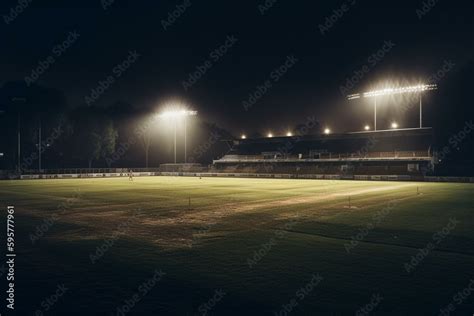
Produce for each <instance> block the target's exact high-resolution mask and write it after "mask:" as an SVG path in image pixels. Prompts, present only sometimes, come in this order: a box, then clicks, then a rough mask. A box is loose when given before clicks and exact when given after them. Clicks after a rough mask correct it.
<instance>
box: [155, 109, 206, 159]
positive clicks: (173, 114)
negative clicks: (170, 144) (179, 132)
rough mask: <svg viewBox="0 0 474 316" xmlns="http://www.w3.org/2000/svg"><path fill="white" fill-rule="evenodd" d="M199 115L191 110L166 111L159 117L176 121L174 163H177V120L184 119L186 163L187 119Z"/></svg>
mask: <svg viewBox="0 0 474 316" xmlns="http://www.w3.org/2000/svg"><path fill="white" fill-rule="evenodd" d="M195 115H197V111H189V110H172V111H166V112H163V113H161V114H160V115H159V117H161V118H171V119H173V121H174V163H176V129H177V120H178V119H179V118H183V119H184V162H185V163H186V160H187V135H186V134H187V131H186V129H187V127H186V117H188V116H195Z"/></svg>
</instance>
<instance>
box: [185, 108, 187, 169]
mask: <svg viewBox="0 0 474 316" xmlns="http://www.w3.org/2000/svg"><path fill="white" fill-rule="evenodd" d="M186 134H187V133H186V116H185V117H184V163H186V162H187V154H186Z"/></svg>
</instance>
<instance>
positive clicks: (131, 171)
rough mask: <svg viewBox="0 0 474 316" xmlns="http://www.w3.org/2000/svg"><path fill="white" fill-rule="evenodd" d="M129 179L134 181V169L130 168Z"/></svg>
mask: <svg viewBox="0 0 474 316" xmlns="http://www.w3.org/2000/svg"><path fill="white" fill-rule="evenodd" d="M128 180H129V181H133V170H132V169H128Z"/></svg>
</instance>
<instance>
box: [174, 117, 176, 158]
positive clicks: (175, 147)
mask: <svg viewBox="0 0 474 316" xmlns="http://www.w3.org/2000/svg"><path fill="white" fill-rule="evenodd" d="M174 163H176V118H174Z"/></svg>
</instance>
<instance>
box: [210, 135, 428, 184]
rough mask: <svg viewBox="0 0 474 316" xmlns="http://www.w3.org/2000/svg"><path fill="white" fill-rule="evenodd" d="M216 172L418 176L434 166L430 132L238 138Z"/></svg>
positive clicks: (214, 162) (215, 164)
mask: <svg viewBox="0 0 474 316" xmlns="http://www.w3.org/2000/svg"><path fill="white" fill-rule="evenodd" d="M231 148H232V149H231V151H230V152H229V153H228V154H226V155H224V156H223V157H221V158H220V159H217V160H214V161H213V169H214V170H215V171H216V172H225V173H282V174H348V175H357V174H361V175H421V174H427V173H431V172H432V171H433V168H434V165H435V160H436V159H435V155H434V151H433V131H432V129H431V128H409V129H396V130H380V131H370V132H355V133H344V134H329V135H324V134H321V135H304V136H292V137H273V138H257V139H239V140H232V141H231Z"/></svg>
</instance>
